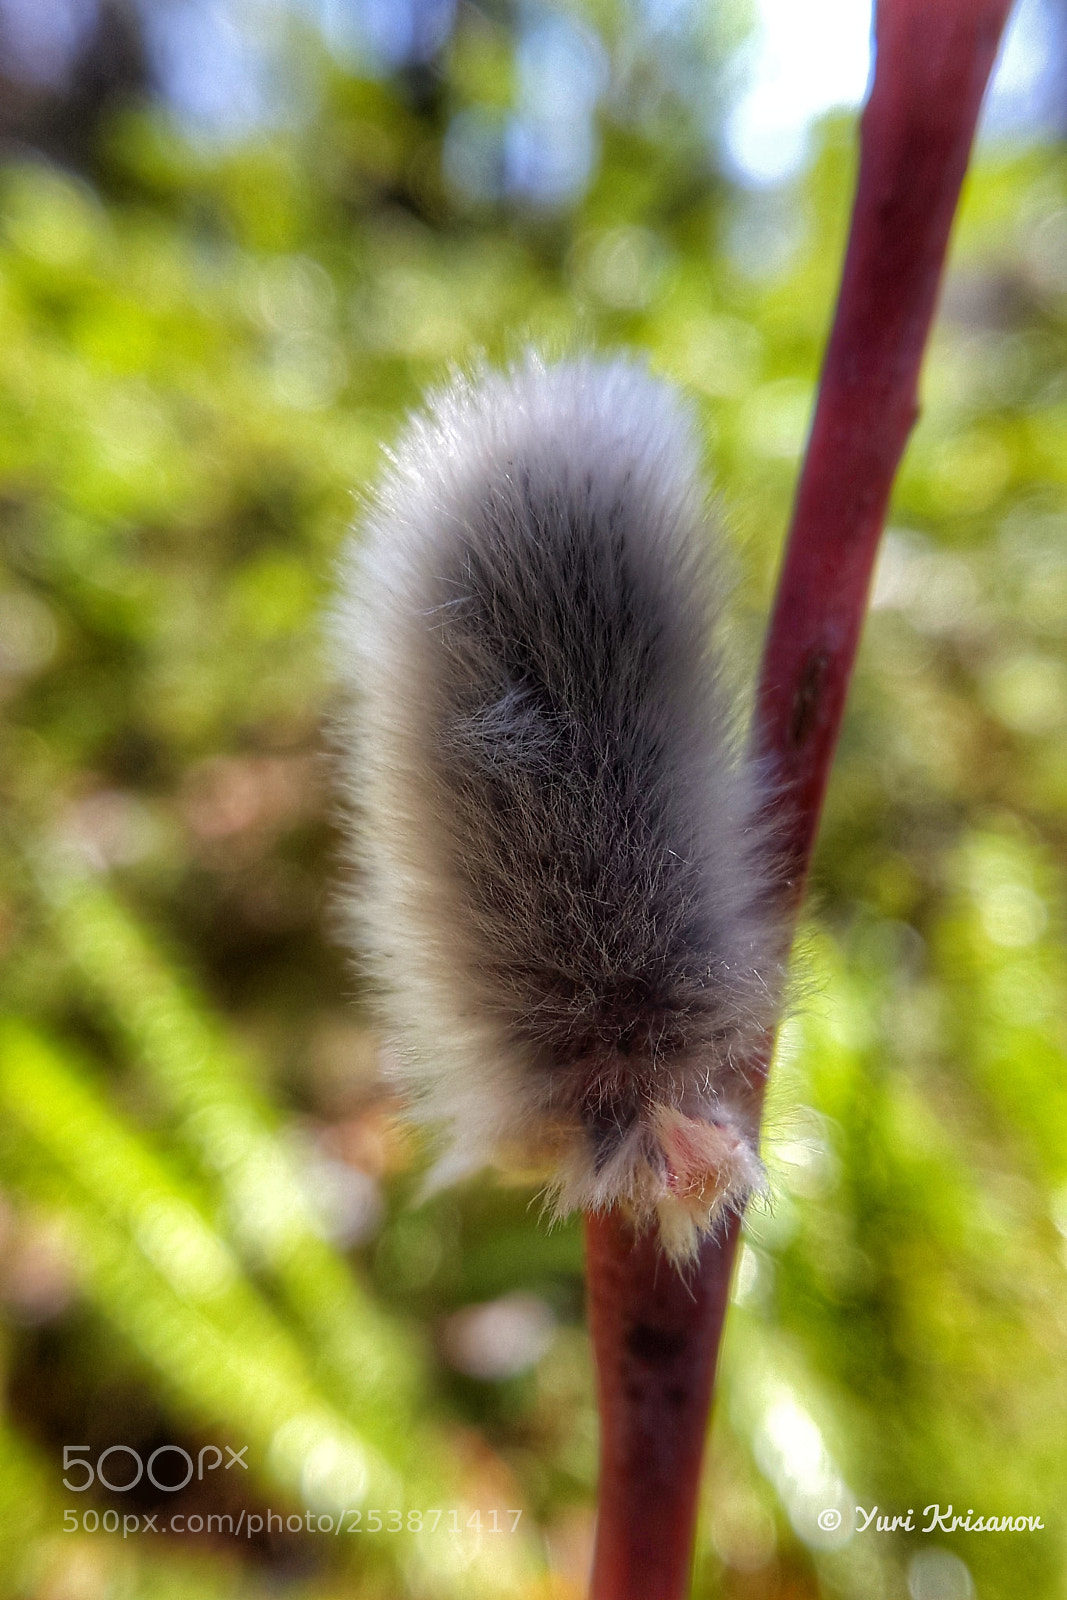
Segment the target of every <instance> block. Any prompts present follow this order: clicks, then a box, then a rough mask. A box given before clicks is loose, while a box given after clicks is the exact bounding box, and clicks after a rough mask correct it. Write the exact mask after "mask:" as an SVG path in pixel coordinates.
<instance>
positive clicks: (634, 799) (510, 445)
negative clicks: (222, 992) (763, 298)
mask: <svg viewBox="0 0 1067 1600" xmlns="http://www.w3.org/2000/svg"><path fill="white" fill-rule="evenodd" d="M713 535H714V530H713V528H712V527H711V526H710V525H709V522H708V518H707V514H706V505H705V492H704V488H703V485H702V482H701V478H700V471H699V465H698V450H697V445H696V440H695V435H694V429H693V425H692V422H691V419H690V417H689V414H688V411H687V410H686V408H685V407H684V405H683V404H682V403H681V402H680V400H679V399H678V398H677V396H676V395H675V393H674V392H673V391H672V390H671V389H670V388H668V387H667V386H666V385H664V384H662V383H660V382H658V381H656V380H655V379H653V378H651V377H650V376H649V375H648V374H647V372H646V371H645V370H644V369H643V368H642V367H639V366H637V365H634V364H632V363H630V362H628V361H625V360H611V361H605V360H599V359H594V358H585V359H576V360H570V361H566V362H563V363H561V364H559V365H556V366H552V365H545V364H543V363H542V362H541V361H540V360H539V359H538V358H536V357H534V356H527V357H526V358H525V359H524V360H523V361H522V362H520V363H519V364H518V365H517V366H515V367H514V368H513V369H512V370H511V371H509V372H506V373H492V372H484V373H481V374H480V375H479V376H478V377H477V378H476V379H475V380H471V381H468V380H462V379H461V380H458V381H456V382H454V383H453V384H452V386H451V387H449V388H447V389H445V390H444V391H442V392H441V393H439V394H437V395H436V396H435V397H433V398H432V400H431V401H430V403H429V405H428V408H427V409H426V410H425V411H424V412H423V413H421V414H419V415H416V416H415V417H413V418H412V419H411V421H410V422H409V423H408V426H407V429H406V432H405V433H404V434H403V436H402V437H401V440H400V442H399V444H398V446H397V449H396V453H395V455H394V456H393V458H392V463H391V466H390V468H389V470H388V471H387V472H386V474H385V477H384V481H383V482H382V484H381V486H380V488H379V491H378V495H377V498H376V500H375V502H374V504H373V506H372V508H371V510H370V511H369V513H368V515H367V516H366V519H365V525H364V527H363V529H362V537H361V539H360V540H358V541H357V542H356V543H355V544H354V546H353V550H352V553H351V556H350V559H349V563H348V566H347V568H346V572H345V593H344V598H343V601H342V604H341V605H340V607H339V608H338V612H337V617H336V629H335V633H336V641H337V647H338V650H339V652H340V659H341V665H342V671H343V675H344V678H345V681H346V684H347V686H348V688H349V690H350V691H351V692H350V693H349V695H348V700H347V708H346V710H345V712H344V713H343V716H342V720H341V725H340V728H339V745H340V750H341V759H342V762H343V766H344V779H345V783H346V786H347V789H348V792H349V796H350V799H351V802H352V807H351V814H352V818H353V825H354V829H355V839H356V852H355V854H356V859H357V863H358V869H357V875H356V891H355V894H354V895H353V903H354V904H353V908H354V913H355V919H356V931H355V939H356V943H357V946H358V947H359V948H360V949H361V950H362V951H363V952H364V953H365V954H366V956H367V958H368V961H369V966H370V970H371V974H372V976H373V978H374V980H375V986H376V988H377V989H378V991H379V992H380V995H381V997H382V1003H383V1014H384V1017H385V1019H386V1022H387V1025H388V1027H389V1031H390V1034H391V1036H392V1040H393V1044H394V1050H395V1054H396V1059H397V1060H398V1062H399V1063H400V1070H401V1073H402V1076H403V1080H404V1082H405V1084H406V1086H407V1087H408V1089H409V1091H410V1092H411V1094H412V1096H413V1099H414V1103H415V1105H416V1108H417V1109H418V1111H419V1113H420V1115H422V1116H423V1117H425V1118H426V1119H428V1120H429V1121H431V1122H433V1123H435V1124H437V1125H438V1126H439V1127H440V1128H442V1129H443V1130H444V1131H445V1133H446V1135H447V1141H448V1143H447V1149H446V1153H445V1154H444V1156H443V1158H442V1161H441V1163H440V1169H441V1171H442V1172H443V1173H445V1174H447V1175H448V1176H451V1175H453V1174H457V1175H458V1174H459V1173H460V1172H463V1171H467V1170H471V1169H472V1168H475V1167H477V1166H481V1165H485V1164H487V1163H490V1162H495V1163H496V1164H497V1165H501V1166H505V1165H506V1166H515V1165H519V1166H522V1167H523V1168H531V1169H534V1170H537V1171H540V1172H541V1173H543V1174H544V1175H545V1178H546V1181H547V1183H548V1186H549V1190H550V1193H551V1195H552V1197H553V1202H554V1204H555V1206H556V1208H557V1209H558V1210H559V1211H560V1212H563V1211H567V1210H570V1209H572V1208H574V1207H583V1208H586V1209H596V1208H600V1207H604V1206H608V1205H612V1204H616V1203H617V1204H622V1205H623V1206H625V1207H626V1208H628V1210H629V1211H630V1213H631V1214H632V1216H633V1217H634V1218H635V1219H636V1220H637V1222H638V1223H639V1224H646V1223H649V1222H651V1221H653V1220H657V1221H658V1223H659V1227H660V1235H661V1238H662V1240H663V1243H664V1246H665V1248H666V1249H667V1251H668V1252H669V1254H670V1255H671V1256H672V1257H674V1258H675V1259H678V1260H681V1259H684V1258H686V1257H688V1256H690V1255H691V1254H692V1253H693V1252H694V1250H695V1248H696V1245H697V1243H698V1242H699V1238H700V1236H701V1235H702V1234H703V1233H705V1232H707V1231H708V1230H709V1229H710V1228H711V1227H713V1226H714V1224H715V1221H716V1219H717V1218H718V1217H719V1216H720V1215H721V1214H722V1213H723V1212H724V1211H725V1210H726V1209H728V1208H730V1207H733V1206H738V1205H740V1204H741V1203H743V1201H744V1199H745V1197H746V1196H747V1195H748V1194H749V1193H750V1192H751V1191H752V1190H753V1189H754V1188H757V1187H760V1186H761V1183H762V1168H761V1166H760V1163H759V1159H758V1156H757V1154H756V1137H757V1134H756V1115H757V1114H756V1112H755V1109H754V1104H753V1099H752V1095H751V1085H750V1083H749V1081H748V1077H747V1075H746V1065H747V1064H749V1063H751V1060H752V1058H753V1054H754V1052H755V1050H756V1047H757V1046H758V1043H759V1041H760V1039H761V1037H762V1035H763V1032H764V1030H765V1029H767V1028H768V1027H769V1026H770V1025H771V1024H772V1023H773V1021H774V1018H775V1014H776V1011H777V1008H778V1004H779V997H780V992H781V985H782V974H781V963H782V953H783V940H782V929H781V925H780V920H779V917H778V914H777V912H776V909H775V893H774V884H773V882H772V874H771V871H770V867H769V862H770V855H771V852H770V849H769V846H768V842H767V837H766V834H765V832H764V830H763V828H762V826H761V824H760V822H759V820H758V818H759V814H760V811H761V807H762V802H763V800H764V798H765V797H764V796H762V795H761V793H760V784H759V781H758V777H757V774H756V771H755V768H754V767H753V765H752V764H751V763H750V762H749V761H748V760H746V759H745V758H744V757H743V756H742V755H741V754H740V753H739V752H738V750H737V748H736V743H735V739H734V737H733V718H732V715H731V710H730V707H729V705H728V700H727V696H726V694H725V691H724V689H723V687H722V685H721V683H720V678H719V673H718V670H717V665H716V659H715V655H714V651H713V630H714V624H715V619H716V613H717V610H718V606H719V591H720V589H721V581H720V579H719V577H718V575H717V569H716V562H715V556H714V551H713V549H712V544H713Z"/></svg>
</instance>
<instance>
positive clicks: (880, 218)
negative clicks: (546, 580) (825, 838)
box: [586, 0, 1011, 1600]
mask: <svg viewBox="0 0 1067 1600" xmlns="http://www.w3.org/2000/svg"><path fill="white" fill-rule="evenodd" d="M1010 5H1011V0H878V3H877V6H876V22H875V37H876V43H877V56H876V61H877V66H876V72H875V78H874V85H873V88H872V90H871V94H870V98H869V100H868V103H867V106H866V109H865V110H864V113H863V119H862V123H861V133H860V168H859V179H858V183H857V189H856V199H855V204H854V207H853V213H852V227H851V231H850V234H849V242H848V251H847V254H846V256H845V266H844V272H843V275H842V281H841V288H840V292H839V294H838V299H837V310H836V314H835V317H834V325H833V331H832V333H831V335H830V342H829V346H828V348H827V352H826V359H825V362H824V365H823V371H822V377H821V381H820V385H819V398H818V404H817V406H816V411H815V419H814V422H813V424H812V430H811V437H810V439H809V442H808V449H807V455H806V458H805V462H804V468H803V472H802V474H801V478H800V484H799V488H798V491H797V498H796V505H795V508H794V513H793V522H792V528H791V531H790V535H789V540H788V544H787V547H786V553H785V560H784V564H783V567H782V573H781V578H780V580H779V586H778V594H777V598H776V601H775V607H774V614H773V616H772V619H771V624H770V629H769V632H768V636H767V643H766V648H765V651H764V657H763V669H762V673H761V677H760V686H759V695H758V701H757V715H756V739H757V743H758V745H759V747H760V749H761V750H762V751H764V752H765V753H766V754H767V756H768V757H769V758H770V760H771V762H772V764H773V767H774V770H775V772H776V774H777V777H778V780H779V781H780V783H781V794H782V798H781V801H780V814H781V839H782V841H783V846H782V847H783V850H784V852H785V857H786V862H787V874H788V882H789V887H790V895H791V898H792V904H793V907H794V909H795V908H797V907H798V906H799V903H800V900H801V897H802V895H803V889H804V883H805V879H806V877H807V871H808V864H809V861H810V858H811V852H812V847H813V845H814V842H815V835H816V830H817V827H818V822H819V813H820V811H821V808H822V800H823V794H824V792H825V789H826V783H827V779H828V777H829V772H830V766H831V763H832V761H833V754H834V748H835V746H836V743H837V736H838V732H839V729H840V725H841V717H842V713H843V711H844V706H845V698H846V695H847V692H848V684H849V679H850V677H851V673H852V663H853V659H854V657H855V653H856V647H857V644H858V642H859V635H860V629H861V627H862V624H863V616H864V612H865V610H866V605H867V591H868V588H869V585H870V578H871V570H872V568H873V566H874V559H875V555H876V553H877V549H878V541H879V538H880V536H881V532H882V526H883V523H884V520H885V512H886V506H887V504H888V501H889V494H890V490H891V488H892V485H893V479H894V477H895V475H896V470H897V466H898V465H899V462H900V458H901V455H902V454H903V451H904V446H905V444H906V442H907V438H908V434H909V433H910V431H911V428H912V425H913V423H914V421H915V417H916V413H917V402H916V394H917V386H918V376H919V367H920V363H921V361H922V355H923V350H924V348H925V345H926V339H927V335H928V333H929V329H930V322H931V319H932V317H933V313H934V307H935V303H936V300H937V293H938V288H939V285H940V282H941V274H942V270H943V267H944V260H945V250H946V246H947V243H948V235H949V229H950V227H951V225H952V218H953V216H954V214H955V210H956V204H957V201H958V199H959V192H960V186H961V184H962V182H963V176H964V173H965V172H966V169H967V162H968V159H969V156H970V149H971V142H972V139H973V137H974V128H975V122H976V120H977V117H978V110H979V107H980V105H981V101H982V95H983V93H984V91H985V86H986V83H987V81H988V79H989V74H990V72H991V70H992V66H993V60H994V57H995V55H996V50H997V45H998V42H999V40H1000V35H1001V33H1002V31H1003V28H1004V24H1005V21H1006V19H1007V15H1008V12H1009V10H1010ZM772 1042H773V1041H771V1040H768V1041H767V1048H766V1052H765V1055H764V1058H763V1060H762V1061H761V1062H759V1063H757V1064H756V1065H757V1066H758V1067H759V1068H760V1070H761V1076H765V1074H766V1067H767V1062H768V1060H769V1057H770V1051H771V1046H772ZM738 1233H739V1227H738V1226H737V1224H736V1222H735V1223H734V1224H732V1225H731V1226H729V1227H727V1228H726V1229H725V1230H724V1231H723V1232H722V1233H721V1234H720V1236H718V1237H716V1238H715V1239H713V1240H711V1241H709V1242H708V1243H707V1244H706V1245H705V1246H704V1248H703V1250H702V1252H701V1256H700V1260H699V1262H698V1264H697V1267H696V1270H695V1273H687V1274H686V1277H685V1279H683V1278H682V1277H681V1276H680V1275H679V1274H678V1273H677V1272H676V1271H675V1270H674V1269H673V1268H672V1267H671V1266H670V1265H669V1264H668V1263H667V1261H666V1260H665V1259H664V1258H663V1257H662V1256H661V1255H660V1253H659V1251H658V1248H657V1244H656V1240H655V1237H654V1236H646V1237H644V1238H641V1239H635V1238H634V1235H633V1233H632V1231H631V1230H630V1228H629V1226H628V1224H627V1222H626V1221H625V1219H624V1218H623V1217H622V1216H621V1215H619V1214H618V1213H617V1212H609V1213H606V1214H604V1215H601V1216H591V1217H589V1218H588V1219H587V1223H586V1251H587V1273H588V1282H589V1318H590V1328H591V1333H592V1338H593V1347H594V1352H595V1355H596V1365H597V1383H598V1398H599V1403H600V1417H601V1444H600V1501H599V1516H598V1525H597V1542H596V1556H595V1561H594V1571H593V1584H592V1600H679V1597H680V1596H682V1595H683V1594H684V1593H685V1590H686V1585H687V1579H688V1572H689V1563H690V1553H691V1549H692V1543H693V1531H694V1524H695V1518H696V1499H697V1488H698V1484H699V1477H700V1464H701V1456H702V1452H703V1445H704V1435H705V1432H706V1426H707V1414H708V1407H709V1404H710V1400H711V1394H712V1388H713V1379H714V1373H715V1363H716V1360H717V1356H718V1349H719V1341H720V1336H721V1333H722V1325H723V1319H724V1317H725V1313H726V1305H727V1298H728V1293H729V1285H730V1274H731V1268H732V1265H733V1258H734V1253H735V1250H736V1247H737V1239H738Z"/></svg>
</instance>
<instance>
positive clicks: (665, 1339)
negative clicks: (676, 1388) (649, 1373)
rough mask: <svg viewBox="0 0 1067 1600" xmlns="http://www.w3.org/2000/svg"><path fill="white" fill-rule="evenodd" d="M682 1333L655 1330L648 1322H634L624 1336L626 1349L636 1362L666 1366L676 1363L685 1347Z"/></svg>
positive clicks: (664, 1329)
mask: <svg viewBox="0 0 1067 1600" xmlns="http://www.w3.org/2000/svg"><path fill="white" fill-rule="evenodd" d="M686 1343H687V1340H686V1336H685V1334H684V1333H676V1332H674V1331H673V1330H672V1329H670V1328H655V1327H653V1326H652V1324H651V1323H649V1322H635V1323H634V1325H633V1327H632V1328H631V1329H630V1331H629V1333H628V1334H627V1335H626V1348H627V1350H628V1351H629V1352H630V1354H631V1355H632V1356H635V1357H636V1358H637V1360H638V1361H647V1362H649V1364H650V1365H654V1366H667V1365H669V1364H670V1362H672V1361H676V1360H677V1359H678V1357H679V1356H680V1355H681V1353H682V1351H683V1350H684V1349H685V1347H686Z"/></svg>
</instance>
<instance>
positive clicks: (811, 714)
mask: <svg viewBox="0 0 1067 1600" xmlns="http://www.w3.org/2000/svg"><path fill="white" fill-rule="evenodd" d="M829 665H830V658H829V656H828V655H826V654H825V652H824V651H822V650H820V651H819V652H818V653H817V654H816V655H813V656H809V657H808V659H807V661H806V662H805V663H804V670H803V671H802V672H801V674H800V681H799V683H798V684H797V687H796V692H795V693H794V695H793V715H792V718H791V720H790V723H789V738H790V742H791V743H792V744H793V745H795V746H796V745H802V744H803V743H804V742H805V740H806V739H807V738H808V736H809V734H810V733H811V731H812V729H813V728H814V726H815V724H816V722H817V721H818V716H819V702H820V700H821V698H822V690H823V684H824V683H825V681H826V669H827V667H828V666H829Z"/></svg>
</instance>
